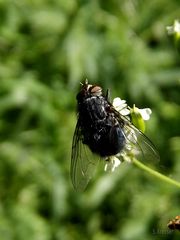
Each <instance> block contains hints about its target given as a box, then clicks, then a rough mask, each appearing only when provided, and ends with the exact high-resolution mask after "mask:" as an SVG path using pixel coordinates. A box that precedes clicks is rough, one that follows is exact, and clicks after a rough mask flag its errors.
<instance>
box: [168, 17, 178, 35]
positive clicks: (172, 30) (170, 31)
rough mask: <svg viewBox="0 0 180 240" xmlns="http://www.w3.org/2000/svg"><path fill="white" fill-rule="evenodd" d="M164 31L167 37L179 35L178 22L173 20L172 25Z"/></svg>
mask: <svg viewBox="0 0 180 240" xmlns="http://www.w3.org/2000/svg"><path fill="white" fill-rule="evenodd" d="M166 29H167V32H168V34H169V35H172V34H176V33H177V34H180V22H179V21H178V20H175V21H174V25H173V26H167V27H166Z"/></svg>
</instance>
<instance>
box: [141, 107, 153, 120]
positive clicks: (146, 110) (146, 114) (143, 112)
mask: <svg viewBox="0 0 180 240" xmlns="http://www.w3.org/2000/svg"><path fill="white" fill-rule="evenodd" d="M138 112H139V113H140V114H141V116H142V118H143V119H144V120H145V121H147V120H149V119H150V115H151V113H152V111H151V109H150V108H143V109H140V108H138Z"/></svg>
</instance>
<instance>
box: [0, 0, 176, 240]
mask: <svg viewBox="0 0 180 240" xmlns="http://www.w3.org/2000/svg"><path fill="white" fill-rule="evenodd" d="M179 16H180V11H179V1H176V0H171V1H167V0H158V1H155V0H152V1H147V0H146V1H141V0H137V1H134V0H127V1H126V0H123V1H109V0H107V1H101V0H99V1H95V0H92V1H75V0H59V1H58V0H52V1H48V0H44V1H43V0H20V1H17V0H1V1H0V236H2V239H5V240H6V239H7V240H11V239H17V240H24V239H27V240H28V239H31V240H36V239H41V240H50V239H52V240H60V239H63V240H74V239H92V240H99V239H101V240H115V239H126V240H128V239H134V240H136V239H154V238H160V237H162V238H163V239H178V233H177V232H172V231H170V230H168V228H167V226H166V225H167V223H168V221H169V220H170V219H171V218H174V217H175V216H176V215H179V214H180V209H179V202H180V201H179V200H180V195H179V192H178V189H176V188H174V187H172V186H170V185H166V184H164V183H162V182H158V180H157V179H152V177H151V176H149V175H147V174H146V173H143V172H141V171H140V170H139V169H136V168H135V166H133V165H132V166H131V165H128V164H124V165H122V166H121V167H119V169H118V170H117V171H116V172H115V173H113V174H106V173H104V172H103V171H102V169H103V166H101V165H100V166H99V169H98V171H97V174H96V175H95V176H94V178H93V179H92V182H91V183H90V185H89V186H88V189H87V191H85V192H84V193H77V192H75V191H74V190H73V188H72V185H71V182H70V177H69V166H70V154H71V141H72V136H73V131H74V127H75V123H76V115H75V104H76V100H75V96H76V93H77V91H78V89H79V82H80V81H84V80H85V78H88V79H89V81H90V82H93V83H98V84H101V85H102V86H103V88H105V89H106V88H110V89H111V94H112V97H117V96H119V97H121V98H122V99H126V100H127V102H128V104H129V105H130V106H131V107H132V105H133V103H135V104H136V106H138V107H140V108H145V107H150V108H151V109H152V111H153V113H152V119H151V120H150V121H149V123H148V125H147V135H148V136H149V137H150V138H151V139H152V140H153V142H154V143H155V144H156V146H157V148H158V149H159V152H160V156H161V162H160V163H159V164H157V165H158V167H160V171H164V172H165V173H166V174H167V175H171V176H172V177H174V178H175V179H178V177H179V172H180V161H179V160H180V136H179V120H180V116H179V112H180V107H179V103H180V98H179V90H180V86H179V79H180V68H179V63H180V60H179V55H178V53H177V51H176V49H175V48H174V46H173V44H172V42H171V41H169V39H168V36H167V33H166V26H168V25H172V23H173V22H174V19H177V18H178V17H179Z"/></svg>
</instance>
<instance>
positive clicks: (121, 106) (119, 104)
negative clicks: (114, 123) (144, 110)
mask: <svg viewBox="0 0 180 240" xmlns="http://www.w3.org/2000/svg"><path fill="white" fill-rule="evenodd" d="M113 106H114V108H115V109H116V110H117V111H118V112H119V113H120V114H122V115H123V116H126V115H128V114H130V111H129V109H128V105H127V103H126V101H125V100H122V99H120V98H119V97H117V98H114V100H113Z"/></svg>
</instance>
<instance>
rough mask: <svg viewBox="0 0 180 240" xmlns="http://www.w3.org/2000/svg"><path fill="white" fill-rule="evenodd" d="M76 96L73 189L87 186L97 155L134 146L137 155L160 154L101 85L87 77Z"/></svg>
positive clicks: (72, 163)
mask: <svg viewBox="0 0 180 240" xmlns="http://www.w3.org/2000/svg"><path fill="white" fill-rule="evenodd" d="M76 99H77V105H78V106H77V109H78V121H77V125H76V129H75V132H74V137H73V143H72V156H71V179H72V183H73V186H74V188H75V189H76V190H84V189H85V188H86V186H87V184H88V182H89V180H90V178H91V176H92V173H93V170H94V168H95V167H96V165H97V163H98V158H97V156H99V157H100V158H104V159H107V158H108V157H110V156H114V155H117V154H119V156H120V153H121V152H128V151H130V149H131V151H132V149H133V151H134V154H135V155H138V157H140V158H152V159H155V158H156V159H157V158H159V156H158V153H157V152H156V150H155V147H154V146H153V144H152V143H151V141H150V140H149V139H148V138H147V137H146V136H145V135H144V134H143V133H142V132H141V131H140V130H138V129H137V128H136V127H135V126H134V125H132V123H131V122H130V121H129V120H128V119H127V118H126V117H124V116H122V115H121V114H120V113H119V112H118V111H116V110H115V108H114V107H113V105H112V104H111V103H110V102H109V100H108V94H106V95H103V93H102V88H101V87H100V86H97V85H90V84H88V82H87V81H86V82H85V83H84V84H82V88H81V90H80V92H79V93H78V94H77V97H76ZM129 146H131V147H130V148H129Z"/></svg>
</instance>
